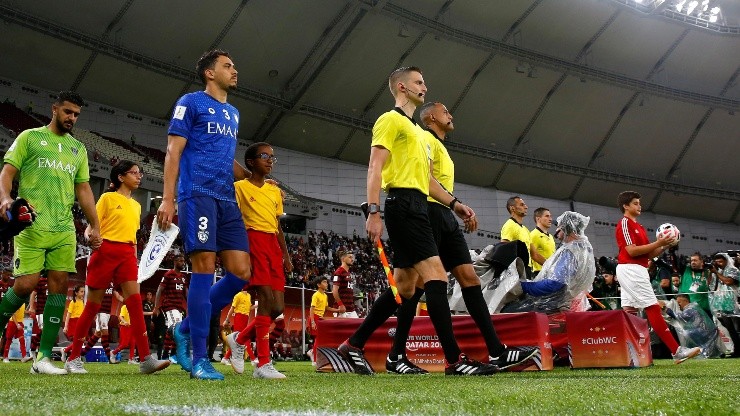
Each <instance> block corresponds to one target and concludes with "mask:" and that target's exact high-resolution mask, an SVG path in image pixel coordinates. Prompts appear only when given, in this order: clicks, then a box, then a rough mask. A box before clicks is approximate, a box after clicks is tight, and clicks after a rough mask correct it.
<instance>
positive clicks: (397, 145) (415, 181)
mask: <svg viewBox="0 0 740 416" xmlns="http://www.w3.org/2000/svg"><path fill="white" fill-rule="evenodd" d="M388 86H389V88H390V90H391V93H392V94H393V97H394V99H395V108H393V109H392V110H390V111H388V112H386V113H384V114H382V115H381V116H380V117H379V118H378V120H377V121H376V122H375V126H373V138H372V143H371V148H370V162H369V166H368V174H367V202H368V219H367V223H366V229H367V233H368V236H369V237H370V239H371V240H376V239H379V238H380V237H381V236H382V234H383V222H382V220H381V218H380V189H381V187H382V188H383V189H384V190H385V192H386V193H387V194H388V196H387V198H386V200H385V224H386V226H387V229H388V236H389V238H390V242H391V246H392V248H393V253H394V258H393V264H394V266H395V267H396V269H395V271H394V275H395V277H396V282H397V284H398V289H399V292H400V294H401V296H402V297H403V298H404V299H405V302H408V300H409V299H411V298H412V297H414V294H415V293H416V292H418V291H419V290H421V287H423V288H424V289H423V290H424V291H425V292H426V297H427V307H428V311H429V317H430V319H431V321H432V324H433V325H434V329H435V331H436V332H437V336H438V337H439V341H440V344H441V345H442V350H443V351H444V355H445V360H446V362H447V367H446V370H445V373H446V374H450V375H484V374H493V373H494V372H496V371H497V370H498V369H497V368H496V367H495V366H492V365H488V364H483V363H479V362H477V361H474V360H471V359H469V358H467V357H466V356H465V355H464V354H462V352H461V351H460V348H459V346H458V345H457V341H455V336H454V334H453V333H452V318H451V315H450V307H449V305H448V303H447V273H446V272H445V269H444V266H443V265H442V261H441V260H440V257H439V254H438V250H437V245H436V244H435V242H434V235H433V230H432V226H431V224H430V222H429V215H428V212H427V197H428V196H430V195H431V196H432V197H433V198H434V199H436V200H437V201H439V202H441V203H443V204H444V205H446V206H448V207H449V208H450V209H451V210H454V211H455V213H456V214H457V215H458V216H460V217H461V218H463V220H465V221H466V223H467V224H469V226H470V227H472V228H475V225H476V224H475V213H474V212H473V210H471V209H470V208H469V207H468V206H466V205H463V204H462V203H461V202H460V201H459V200H458V199H457V198H455V197H454V196H452V194H449V193H447V192H445V190H444V189H443V188H442V186H441V185H440V184H439V183H438V182H437V181H436V180H433V178H432V177H431V163H430V160H431V149H430V145H429V142H428V141H427V140H426V139H425V135H426V134H427V133H426V132H425V131H424V130H423V129H422V127H421V126H419V125H418V124H417V123H416V122H415V121H414V119H413V115H414V112H415V111H416V107H418V106H419V105H421V104H423V103H424V96H425V95H426V92H427V88H426V85H425V83H424V77H423V76H422V73H421V70H420V69H419V68H417V67H404V68H399V69H396V70H395V71H393V72H392V73H391V74H390V76H389V79H388ZM397 308H398V305H397V304H396V302H395V299H394V296H393V293H392V292H391V291H390V290H386V291H385V292H383V294H381V296H379V297H378V299H377V300H376V301H375V304H374V305H373V307H372V309H371V310H370V313H369V315H368V317H367V318H366V319H365V321H364V323H363V324H362V325H361V326H360V328H358V330H357V331H356V332H355V333H354V334H353V335H352V336H351V337H350V338H349V339H348V340H347V341H345V342H344V343H342V345H340V346H339V348H338V350H339V353H340V355H342V357H343V358H344V359H345V360H347V361H348V362H349V364H350V365H351V366H352V367H353V369H354V370H355V372H356V373H359V374H372V373H373V369H372V367H371V366H370V365H369V363H368V362H367V360H365V357H364V354H363V351H362V348H363V347H364V345H365V342H366V341H367V339H368V338H369V337H370V335H372V332H373V331H374V330H375V329H376V328H377V327H379V326H380V325H381V324H382V323H383V322H385V321H386V320H387V319H388V318H389V317H390V316H391V315H392V314H393V312H395V311H396V309H397Z"/></svg>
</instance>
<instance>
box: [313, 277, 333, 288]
mask: <svg viewBox="0 0 740 416" xmlns="http://www.w3.org/2000/svg"><path fill="white" fill-rule="evenodd" d="M324 280H326V281H327V282H329V278H328V277H326V276H316V278H315V279H313V282H311V283H312V284H313V285H314V286H316V287H319V285H320V284H321V282H323V281H324Z"/></svg>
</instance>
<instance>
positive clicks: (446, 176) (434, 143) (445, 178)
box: [424, 130, 455, 206]
mask: <svg viewBox="0 0 740 416" xmlns="http://www.w3.org/2000/svg"><path fill="white" fill-rule="evenodd" d="M424 138H425V139H426V140H427V141H428V142H429V153H430V154H431V157H432V175H433V176H434V177H435V178H436V179H437V181H439V183H440V184H441V185H442V187H444V188H445V189H446V190H447V191H448V192H449V193H452V192H453V190H452V188H453V187H454V186H455V163H454V162H453V161H452V158H451V157H450V154H449V153H448V152H447V148H446V147H445V145H444V143H442V140H440V139H439V138H438V137H437V135H436V134H434V133H433V132H431V131H429V130H427V131H425V134H424ZM427 200H428V201H431V202H436V203H438V204H440V205H444V204H442V203H441V202H439V201H437V200H436V199H434V198H432V197H431V196H430V197H427ZM444 206H446V205H444Z"/></svg>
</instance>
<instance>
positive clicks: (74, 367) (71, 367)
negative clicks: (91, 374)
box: [64, 357, 87, 374]
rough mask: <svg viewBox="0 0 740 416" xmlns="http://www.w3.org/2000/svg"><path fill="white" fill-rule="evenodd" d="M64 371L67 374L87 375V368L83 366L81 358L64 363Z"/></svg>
mask: <svg viewBox="0 0 740 416" xmlns="http://www.w3.org/2000/svg"><path fill="white" fill-rule="evenodd" d="M64 369H65V370H67V373H69V374H87V370H85V367H84V366H83V365H82V360H81V359H80V357H77V358H75V359H74V360H67V362H65V363H64Z"/></svg>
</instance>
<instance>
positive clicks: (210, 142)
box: [157, 50, 251, 380]
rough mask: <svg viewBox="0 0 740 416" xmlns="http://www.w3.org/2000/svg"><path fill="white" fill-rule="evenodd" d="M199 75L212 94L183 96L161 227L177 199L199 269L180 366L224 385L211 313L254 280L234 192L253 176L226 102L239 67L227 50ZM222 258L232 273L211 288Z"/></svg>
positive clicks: (173, 129)
mask: <svg viewBox="0 0 740 416" xmlns="http://www.w3.org/2000/svg"><path fill="white" fill-rule="evenodd" d="M196 72H197V74H198V77H199V78H200V79H201V81H202V82H203V83H204V84H205V90H204V91H197V92H193V93H190V94H185V95H183V96H182V97H180V99H179V100H178V101H177V104H176V106H175V109H174V111H173V114H172V119H171V121H170V126H169V130H168V136H167V155H166V157H165V162H164V190H163V192H162V204H161V205H160V207H159V210H158V211H157V224H158V225H159V227H160V229H163V230H166V229H168V228H169V226H170V224H171V223H172V220H173V217H174V215H175V198H176V197H177V203H178V215H179V221H178V223H179V226H180V230H181V236H182V239H183V241H184V246H185V251H186V252H187V254H188V256H189V257H190V261H191V263H192V266H193V273H192V276H191V280H190V288H189V292H188V293H189V296H188V314H187V318H185V320H183V321H182V322H181V323H180V324H178V325H176V326H175V327H174V329H173V338H174V339H175V343H176V354H177V360H178V363H179V364H180V365H181V366H182V368H183V370H185V371H189V372H190V377H191V378H196V379H204V380H223V378H224V376H223V375H222V374H221V373H219V372H218V371H216V370H215V369H214V368H213V366H212V365H211V363H210V361H209V358H210V357H208V356H207V347H206V344H207V338H208V330H209V322H210V319H211V315H212V314H219V313H221V309H223V308H224V306H226V305H227V304H228V303H229V302H230V301H231V299H233V297H234V295H235V294H236V293H238V292H239V291H241V289H242V287H244V285H245V281H248V280H249V277H250V274H251V267H250V261H249V243H248V240H247V232H246V228H245V227H244V222H243V221H242V216H241V212H240V211H239V207H238V206H237V203H236V198H235V193H234V180H235V179H243V178H244V177H245V175H246V172H245V171H244V170H243V169H242V168H241V167H240V166H239V164H238V163H236V162H235V161H234V153H235V151H236V143H237V133H238V130H239V111H238V110H237V109H236V108H235V107H234V106H232V105H230V104H229V103H227V102H226V100H227V97H228V93H229V90H232V89H235V88H236V84H237V71H236V68H235V67H234V63H233V62H232V60H231V57H230V56H229V54H228V53H227V52H224V51H222V50H213V51H210V52H207V53H205V54H204V55H203V56H202V57H201V58H200V59H199V60H198V64H197V65H196ZM175 184H177V185H178V186H177V193H175ZM216 255H218V256H219V257H220V258H221V263H222V265H223V268H224V270H225V274H224V277H223V278H222V279H221V280H219V281H218V283H216V284H215V285H213V286H212V287H211V284H212V282H213V280H214V273H215V265H216ZM191 347H192V359H191V357H190V354H189V350H190V348H191Z"/></svg>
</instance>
